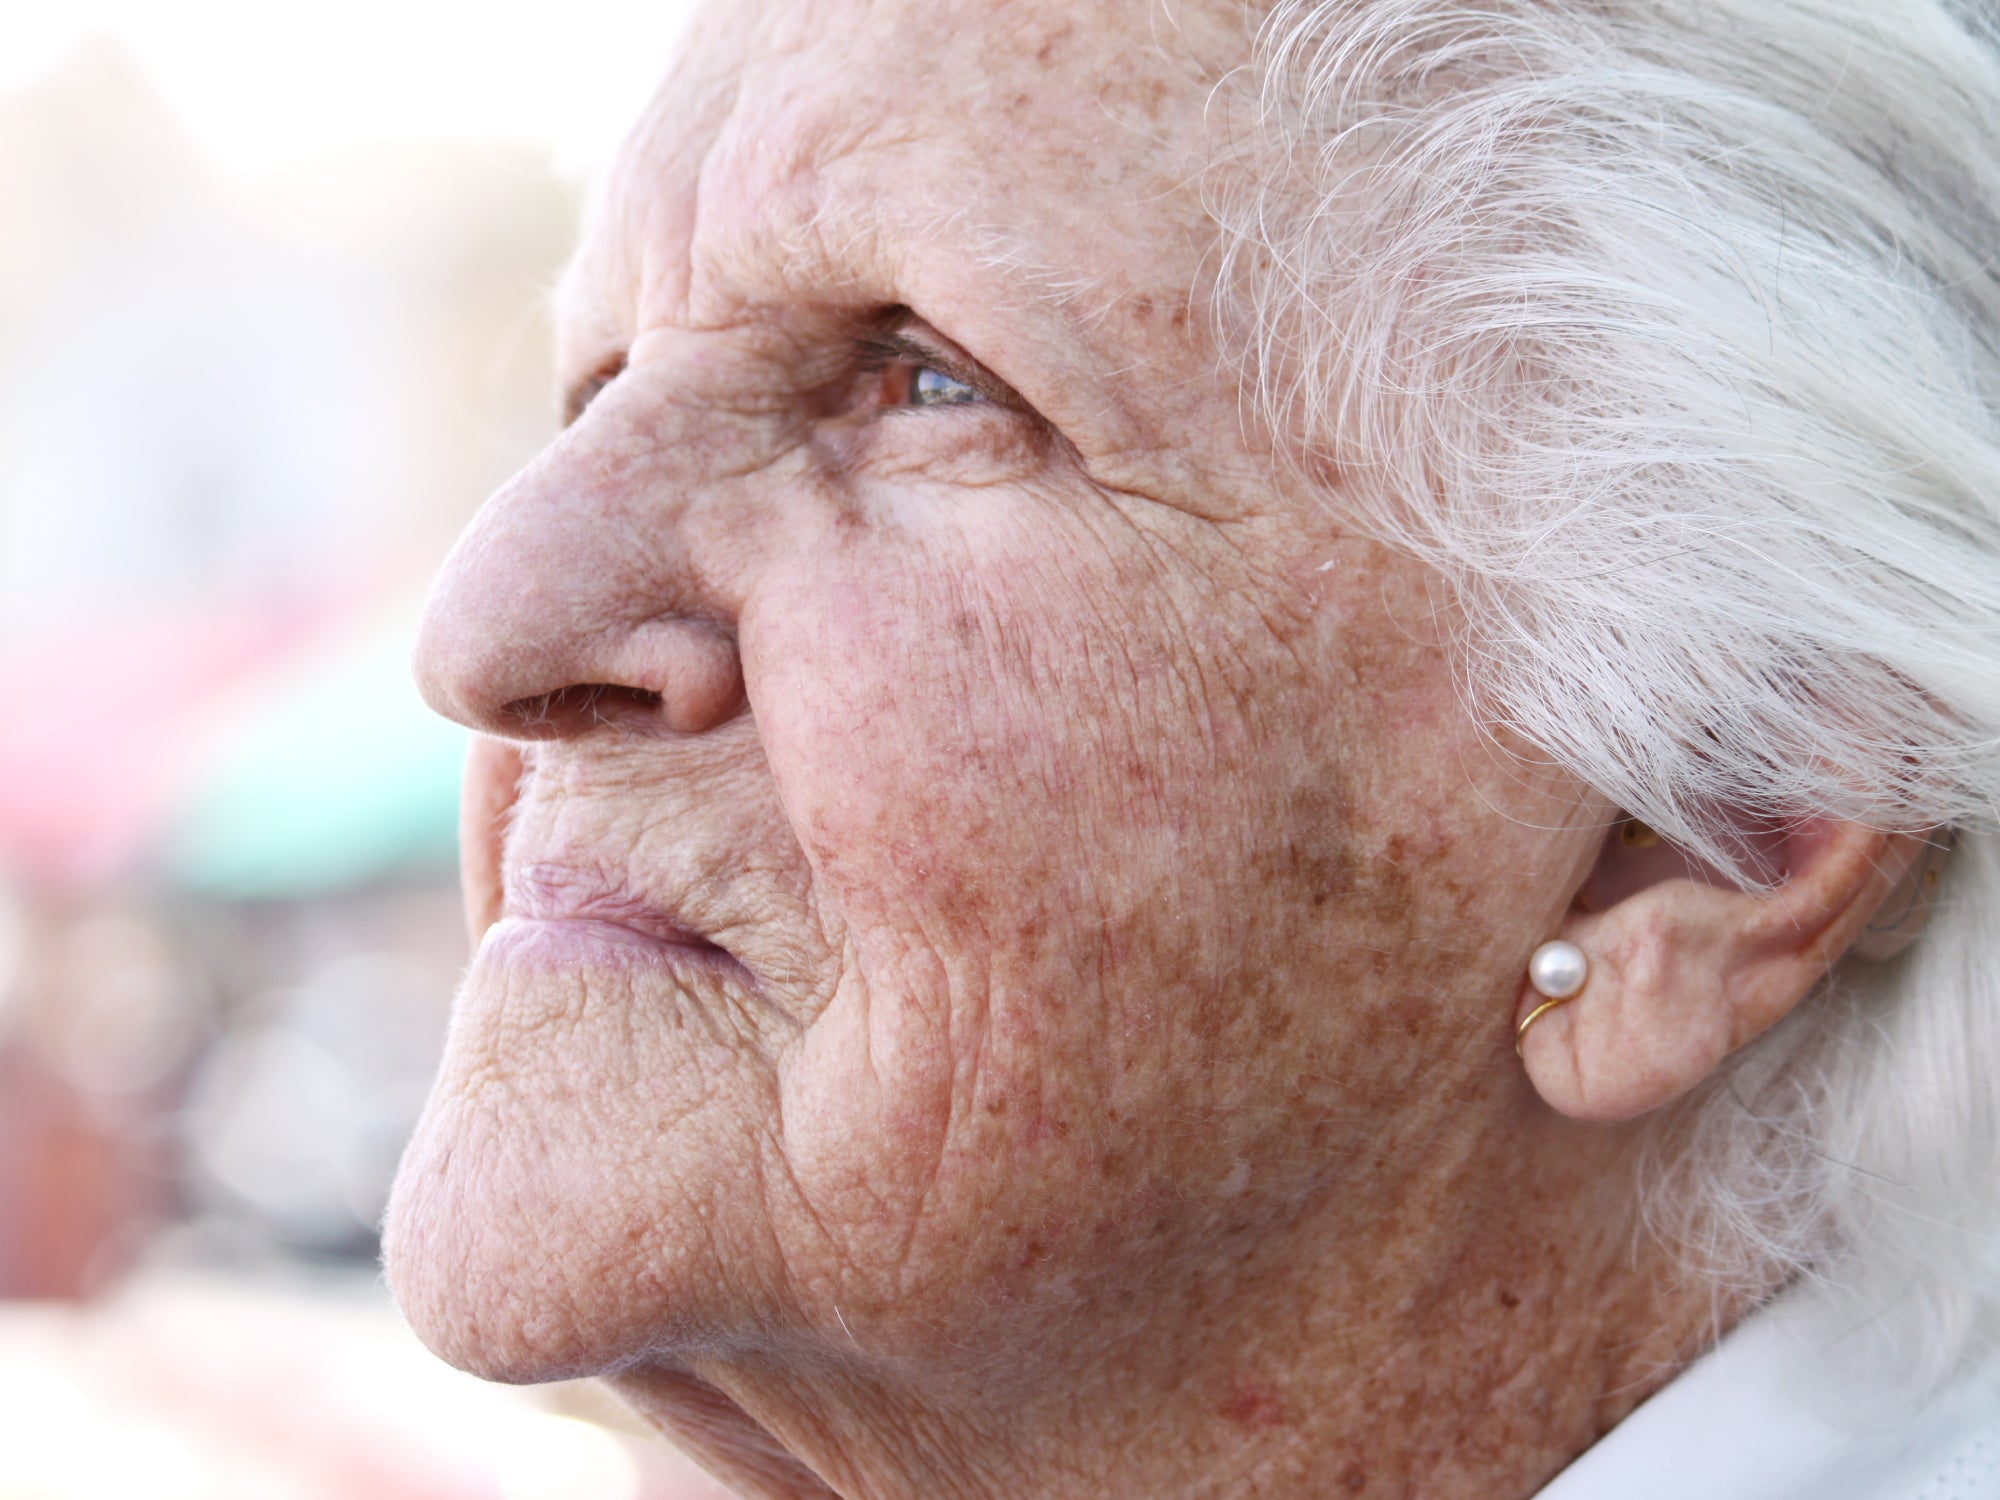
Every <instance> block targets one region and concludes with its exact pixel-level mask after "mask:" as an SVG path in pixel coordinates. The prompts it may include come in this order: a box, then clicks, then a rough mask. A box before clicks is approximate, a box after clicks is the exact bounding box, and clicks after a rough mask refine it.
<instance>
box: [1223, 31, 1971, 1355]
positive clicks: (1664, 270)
mask: <svg viewBox="0 0 2000 1500" xmlns="http://www.w3.org/2000/svg"><path fill="white" fill-rule="evenodd" d="M1256 56H1257V62H1256V65H1255V67H1254V68H1253V69H1251V70H1250V71H1249V73H1248V75H1247V76H1248V77H1250V78H1252V79H1253V80H1254V81H1255V82H1256V84H1257V87H1258V95H1257V106H1258V110H1259V116H1258V118H1259V119H1260V121H1261V129H1260V130H1259V132H1258V139H1257V142H1256V155H1255V158H1254V160H1255V161H1256V163H1257V165H1256V170H1255V172H1254V174H1251V179H1250V180H1249V182H1248V185H1247V186H1239V187H1235V188H1230V187H1227V186H1225V187H1223V188H1222V189H1221V190H1220V191H1219V192H1218V195H1217V197H1216V213H1217V215H1218V217H1219V218H1220V219H1221V221H1222V223H1223V228H1224V232H1225V236H1224V251H1223V266H1222V271H1223V278H1224V283H1225V286H1226V287H1227V288H1228V289H1230V290H1231V292H1232V293H1233V294H1234V297H1235V299H1236V300H1235V301H1234V302H1233V304H1232V305H1233V306H1235V307H1236V308H1238V309H1239V310H1242V311H1244V312H1246V313H1247V317H1245V318H1244V320H1243V323H1244V326H1246V327H1247V328H1248V329H1249V330H1250V339H1251V343H1252V347H1251V348H1250V349H1249V351H1248V354H1249V357H1250V358H1251V360H1252V363H1253V366H1254V368H1255V369H1256V370H1257V371H1258V372H1259V377H1258V382H1257V391H1258V398H1259V400H1260V402H1261V403H1262V406H1263V417H1264V419H1265V421H1267V422H1268V423H1269V424H1270V425H1271V427H1272V428H1273V430H1274V431H1277V432H1280V433H1285V434H1288V435H1290V436H1291V437H1292V438H1293V439H1294V441H1295V444H1296V446H1297V448H1298V450H1299V451H1300V452H1302V453H1304V454H1306V455H1307V463H1308V466H1309V467H1310V468H1311V470H1312V471H1313V472H1314V474H1315V475H1316V476H1317V477H1318V478H1319V479H1321V480H1323V481H1326V482H1328V483H1329V484H1330V486H1331V488H1332V492H1333V493H1334V494H1335V495H1337V497H1338V502H1339V504H1340V505H1341V507H1342V509H1343V510H1346V511H1351V512H1352V513H1353V514H1355V515H1357V516H1360V517H1363V518H1365V519H1366V521H1367V522H1368V523H1369V524H1370V525H1371V526H1372V527H1373V528H1375V529H1376V530H1377V531H1378V533H1379V534H1381V535H1382V536H1383V537H1385V538H1386V539H1387V540H1389V541H1391V542H1392V543H1394V544H1395V545H1398V546H1400V547H1402V548H1404V549H1406V550H1407V551H1410V552H1412V553H1414V554H1416V555H1417V556H1418V557H1420V558H1422V559H1424V560H1425V561H1427V562H1428V563H1430V564H1431V565H1432V566H1434V567H1435V568H1436V569H1437V570H1438V571H1439V572H1440V573H1441V574H1442V575H1443V576H1444V577H1445V578H1446V579H1448V580H1449V581H1450V583H1451V585H1452V586H1453V589H1454V593H1455V600H1456V604H1457V608H1458V611H1459V614H1460V617H1461V619H1462V626H1461V629H1460V632H1459V635H1458V638H1457V643H1458V645H1459V647H1460V649H1461V651H1462V653H1463V661H1464V666H1465V674H1466V678H1467V681H1468V684H1469V687H1468V690H1469V692H1470V693H1471V694H1472V695H1473V697H1474V698H1475V700H1476V701H1477V703H1478V704H1479V706H1480V707H1481V709H1482V711H1484V712H1486V713H1487V714H1489V715H1491V716H1492V718H1493V719H1494V721H1495V722H1497V723H1499V724H1503V725H1505V726H1506V727H1508V728H1509V729H1511V730H1513V731H1515V732H1517V733H1518V734H1520V735H1522V736H1524V737H1525V738H1526V739H1527V740H1528V741H1530V742H1532V743H1534V744H1536V745H1539V746H1542V747H1546V750H1547V752H1548V753H1549V754H1550V755H1551V756H1553V757H1555V758H1556V759H1558V760H1560V761H1561V762H1563V763H1565V764H1566V765H1567V766H1569V767H1570V768H1571V769H1573V770H1574V771H1575V772H1576V773H1577V774H1578V775H1580V776H1581V777H1582V778H1583V779H1585V780H1586V781H1587V782H1589V783H1590V784H1591V785H1593V786H1595V787H1597V788H1598V789H1600V790H1601V791H1602V792H1603V793H1604V794H1605V795H1606V796H1608V797H1609V798H1610V799H1612V800H1613V801H1615V802H1616V803H1618V804H1619V805H1620V806H1621V807H1623V808H1626V809H1629V810H1630V812H1632V813H1633V814H1635V815H1637V816H1639V817H1641V818H1643V819H1645V820H1646V821H1647V822H1648V823H1651V824H1652V825H1654V826H1655V827H1656V828H1658V829H1659V830H1661V831H1662V832H1663V833H1664V834H1666V835H1667V836H1668V837H1670V838H1672V839H1674V840H1675V841H1677V842H1678V843H1679V844H1680V845H1681V846H1682V847H1684V848H1685V849H1687V850H1689V851H1691V852H1693V853H1695V854H1697V855H1699V856H1701V857H1702V858H1704V859H1706V860H1708V861H1709V862H1711V863H1712V864H1715V865H1717V866H1718V867H1720V868H1724V869H1731V870H1736V871H1740V872H1742V878H1743V880H1744V881H1745V883H1746V884H1754V883H1755V879H1756V876H1755V874H1754V872H1753V867H1752V866H1751V863H1750V860H1749V850H1748V847H1747V844H1746V841H1745V837H1744V832H1743V830H1744V828H1745V826H1746V818H1755V819H1766V820H1778V821H1779V822H1789V821H1795V820H1800V819H1805V818H1811V817H1818V816H1829V815H1830V816H1834V817H1839V818H1843V819H1852V820H1858V821H1861V822H1864V823H1867V824H1869V825H1872V826H1875V827H1879V828H1883V829H1893V830H1903V831H1913V832H1914V831H1927V830H1933V829H1940V828H1951V829H1956V830H1958V836H1957V848H1956V850H1955V852H1954V854H1953V855H1952V857H1951V861H1950V863H1949V865H1948V867H1947V868H1946V869H1945V871H1944V874H1943V879H1942V883H1941V886H1940V894H1939V900H1938V903H1937V910H1936V911H1935V913H1934V916H1933V919H1932V922H1931V926H1930V930H1929V931H1928V932H1927V933H1926V935H1925V936H1924V937H1922V938H1921V939H1920V940H1919V941H1918V943H1917V944H1916V945H1915V947H1914V948H1913V949H1911V950H1910V951H1909V952H1908V953H1907V954H1905V955H1904V956H1903V957H1901V958H1899V959H1896V960H1894V961H1892V962H1889V963H1885V964H1881V965H1867V964H1865V963H1863V962H1861V961H1858V960H1852V959H1850V960H1849V961H1847V962H1846V963H1844V964H1843V965H1842V966H1841V968H1840V970H1839V971H1838V972H1837V973H1836V974H1835V975H1834V976H1833V978H1832V980H1831V981H1829V983H1828V984H1827V985H1826V986H1825V987H1823V989H1822V991H1821V993H1820V994H1819V995H1817V996H1816V997H1815V998H1814V1000H1813V1001H1812V1002H1811V1003H1809V1004H1808V1005H1806V1006H1802V1007H1801V1008H1800V1010H1799V1012H1798V1013H1797V1014H1795V1016H1794V1017H1793V1018H1792V1020H1790V1021H1788V1022H1787V1023H1786V1024H1785V1025H1784V1026H1781V1027H1780V1028H1778V1029H1777V1030H1775V1031H1774V1032H1773V1033H1772V1034H1771V1035H1770V1036H1769V1037H1767V1038H1766V1039H1764V1040H1763V1041H1762V1042H1760V1043H1759V1044H1757V1045H1756V1046H1754V1047H1752V1048H1749V1049H1746V1052H1745V1054H1744V1055H1743V1057H1742V1059H1741V1061H1740V1062H1739V1064H1738V1065H1737V1066H1735V1067H1734V1068H1733V1069H1732V1070H1731V1071H1730V1072H1729V1073H1728V1075H1727V1076H1726V1077H1724V1078H1722V1079H1721V1080H1719V1081H1718V1083H1717V1084H1716V1085H1715V1086H1714V1087H1712V1088H1711V1089H1710V1090H1709V1091H1708V1093H1707V1094H1706V1096H1705V1099H1704V1101H1703V1102H1702V1103H1701V1105H1700V1107H1699V1109H1698V1110H1697V1111H1695V1112H1694V1113H1693V1114H1692V1115H1691V1116H1688V1117H1686V1118H1684V1119H1683V1120H1682V1121H1681V1122H1680V1124H1681V1127H1682V1128H1681V1130H1680V1132H1679V1133H1678V1134H1677V1136H1676V1138H1675V1144H1674V1148H1673V1150H1672V1151H1671V1152H1670V1153H1668V1154H1669V1155H1670V1156H1671V1159H1672V1162H1673V1168H1672V1171H1671V1173H1670V1174H1668V1177H1667V1179H1666V1180H1665V1181H1664V1182H1663V1183H1660V1184H1656V1187H1664V1188H1665V1189H1667V1190H1668V1197H1669V1199H1670V1200H1671V1201H1672V1202H1673V1203H1675V1204H1677V1205H1679V1206H1680V1207H1681V1208H1682V1209H1687V1208H1688V1207H1689V1205H1692V1206H1693V1207H1692V1209H1691V1211H1688V1212H1685V1213H1683V1214H1682V1215H1681V1217H1680V1218H1679V1219H1678V1223H1679V1224H1680V1226H1681V1233H1682V1235H1683V1236H1684V1237H1688V1236H1694V1235H1699V1236H1701V1237H1702V1243H1701V1244H1700V1245H1699V1246H1697V1247H1696V1248H1699V1249H1701V1250H1702V1251H1703V1253H1704V1255H1705V1258H1706V1260H1707V1263H1708V1264H1709V1266H1710V1267H1711V1268H1712V1269H1721V1270H1724V1271H1726V1272H1730V1273H1733V1274H1738V1275H1744V1276H1748V1277H1750V1278H1752V1279H1753V1280H1755V1281H1756V1282H1757V1283H1758V1284H1762V1285H1768V1284H1770V1281H1771V1279H1772V1278H1773V1277H1778V1278H1784V1277H1788V1276H1791V1275H1796V1274H1799V1273H1805V1274H1810V1275H1816V1276H1819V1277H1822V1278H1826V1279H1828V1280H1830V1281H1834V1282H1837V1283H1839V1284H1840V1285H1842V1286H1844V1287H1846V1288H1848V1289H1850V1290H1851V1291H1852V1292H1853V1293H1854V1294H1855V1295H1856V1296H1861V1297H1866V1298H1867V1299H1868V1300H1869V1305H1870V1306H1871V1307H1876V1308H1880V1307H1886V1306H1887V1305H1888V1304H1889V1303H1890V1302H1891V1301H1900V1302H1901V1303H1902V1304H1903V1305H1904V1306H1905V1307H1920V1308H1921V1309H1923V1311H1924V1314H1925V1315H1924V1317H1923V1318H1922V1319H1920V1320H1918V1322H1919V1323H1920V1325H1921V1326H1920V1329H1919V1332H1918V1336H1917V1342H1918V1343H1919V1344H1920V1345H1921V1348H1922V1350H1923V1352H1924V1355H1925V1356H1926V1358H1927V1359H1928V1360H1929V1361H1930V1362H1931V1366H1932V1368H1931V1369H1930V1370H1929V1371H1928V1372H1927V1373H1929V1374H1932V1375H1936V1374H1941V1373H1943V1371H1944V1370H1945V1369H1947V1368H1949V1367H1950V1366H1951V1365H1952V1363H1953V1362H1954V1361H1955V1359H1956V1358H1957V1357H1958V1356H1960V1355H1961V1354H1963V1353H1965V1352H1966V1351H1968V1350H1970V1349H1972V1348H1975V1347H1980V1346H1985V1345H1990V1344H1991V1343H1993V1342H1995V1341H1996V1335H2000V1258H1997V1257H1996V1254H1995V1248H1994V1247H1995V1243H1996V1240H1995V1233H1996V1228H2000V1224H1996V1220H2000V1121H1996V1111H1997V1110H2000V1085H1997V1084H1996V1081H1995V1066H1996V1063H2000V932H1996V922H2000V845H1996V842H1995V822H1996V812H2000V271H1997V270H1996V265H1995V260H1996V257H2000V9H1996V5H1995V0H1961V3H1956V4H1954V3H1950V0H1281V3H1278V4H1277V5H1276V6H1275V8H1274V9H1273V10H1272V12H1271V13H1270V14H1269V15H1268V16H1267V17H1266V19H1265V21H1264V24H1263V25H1262V27H1261V30H1260V31H1259V34H1258V38H1257V53H1256ZM1219 180H1220V181H1222V182H1224V183H1225V184H1226V183H1227V182H1229V181H1231V180H1235V181H1238V182H1241V181H1242V180H1243V179H1241V178H1227V177H1225V178H1220V179H1219ZM1904 1326H1910V1327H1916V1326H1917V1324H1912V1323H1908V1322H1906V1323H1905V1325H1904Z"/></svg>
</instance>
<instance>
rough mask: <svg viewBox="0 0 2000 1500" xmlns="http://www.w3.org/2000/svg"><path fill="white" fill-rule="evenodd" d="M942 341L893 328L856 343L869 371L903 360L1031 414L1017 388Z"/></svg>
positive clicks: (997, 403)
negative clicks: (945, 345) (949, 347)
mask: <svg viewBox="0 0 2000 1500" xmlns="http://www.w3.org/2000/svg"><path fill="white" fill-rule="evenodd" d="M941 343H942V341H941V340H940V341H939V342H938V343H933V342H932V341H931V340H929V339H925V338H921V337H919V336H917V335H915V334H913V333H911V332H910V331H909V329H908V328H907V327H892V328H889V329H887V330H884V331H882V332H878V333H869V334H863V335H861V336H860V337H859V338H857V339H856V340H855V344H856V347H857V348H858V349H859V350H860V351H861V356H862V368H863V369H864V370H867V371H875V370H882V369H886V368H887V367H888V366H889V365H891V364H894V363H896V362H897V361H899V360H907V361H909V362H910V363H912V364H917V365H924V366H927V367H928V368H930V369H933V370H937V371H939V372H940V373H942V374H945V375H949V376H950V377H951V378H952V379H953V380H957V381H961V382H963V383H964V384H966V385H969V386H971V387H972V389H973V390H975V391H977V392H979V394H980V395H982V396H984V397H985V398H986V399H987V400H988V401H991V402H992V403H993V404H994V405H995V406H1002V407H1005V408H1007V409H1008V410H1009V411H1021V412H1025V411H1028V410H1029V409H1030V408H1029V406H1028V403H1027V402H1025V401H1023V400H1022V399H1021V398H1020V396H1019V395H1018V394H1017V393H1016V392H1015V390H1014V388H1013V387H1012V386H1010V385H1008V384H1007V382H1006V381H1004V380H1002V379H1000V378H999V377H998V376H997V375H995V374H993V372H992V371H990V370H988V369H987V368H986V367H985V366H984V365H982V364H980V363H979V362H978V361H977V360H975V359H973V358H972V357H971V356H970V355H965V354H956V353H954V352H952V351H951V350H949V349H946V348H943V347H940V345H941Z"/></svg>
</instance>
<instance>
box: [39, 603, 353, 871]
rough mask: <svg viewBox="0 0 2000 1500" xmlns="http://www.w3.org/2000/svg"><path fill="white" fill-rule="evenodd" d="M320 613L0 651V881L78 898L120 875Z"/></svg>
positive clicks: (191, 618) (178, 616) (148, 629)
mask: <svg viewBox="0 0 2000 1500" xmlns="http://www.w3.org/2000/svg"><path fill="white" fill-rule="evenodd" d="M330 613H331V612H330V611H329V610H327V609H325V608H297V609H286V610H282V611H281V610H274V609H272V608H270V607H268V606H265V607H261V608H260V607H256V606H252V605H249V604H234V605H231V604H223V605H210V606H205V607H190V608H185V609H181V610H179V611H175V612H159V613H147V614H135V615H133V616H130V617H127V618H123V619H116V620H96V621H91V622H87V623H84V622H79V623H78V624H76V625H74V626H72V627H69V628H52V629H48V630H46V631H44V632H43V633H42V634H41V635H39V636H38V637H37V638H36V639H33V640H31V641H29V642H27V643H25V644H21V645H17V646H14V647H13V648H12V649H10V650H6V651H5V652H0V704H4V705H5V709H4V717H0V726H4V727H0V870H4V871H5V872H7V873H9V874H11V875H12V876H13V877H14V878H15V879H17V880H19V881H21V882H22V883H24V884H29V885H35V886H43V887H49V886H54V887H69V888H74V887H80V886H84V887H87V886H90V885H94V884H97V883H100V882H102V881H104V880H106V879H108V878H110V877H111V876H114V875H116V874H118V873H120V872H121V871H123V870H125V869H127V868H129V867H130V866H131V865H132V864H133V863H134V861H136V860H137V859H138V858H139V857H140V855H141V854H142V852H143V851H144V849H145V847H146V845H147V843H148V841H149V840H150V839H151V837H152V836H153V835H154V833H155V832H156V831H157V830H158V828H159V826H160V824H161V823H162V821H163V820H164V819H165V818H166V817H167V816H168V814H169V813H170V812H171V810H172V808H173V806H174V803H175V798H176V795H177V793H178V792H179V791H180V790H181V788H183V787H184V786H185V785H186V784H187V783H188V781H189V779H190V778H191V777H192V776H194V775H195V774H196V773H197V772H198V771H199V769H200V768H201V766H202V765H203V764H204V763H205V762H206V760H207V758H208V757H209V756H210V755H212V754H213V753H214V752H215V750H216V748H217V746H218V745H219V744H220V743H221V742H223V741H224V740H225V739H226V736H227V733H228V728H229V724H230V719H231V713H230V710H231V706H232V704H233V702H234V701H235V699H236V698H237V697H238V696H239V694H240V693H241V692H242V690H244V689H245V688H247V687H249V686H250V685H251V684H253V683H255V682H257V681H260V680H262V679H263V678H264V677H265V676H266V675H267V674H268V673H270V672H271V671H272V670H273V669H274V668H275V667H277V666H278V665H279V664H281V663H282V662H284V661H285V660H286V659H287V658H289V657H290V656H292V655H293V654H294V653H296V652H297V651H298V650H299V649H300V648H301V647H302V646H303V645H304V644H305V643H306V642H307V641H308V640H310V639H311V638H312V637H313V635H314V634H315V633H316V632H317V630H318V629H319V628H320V627H321V626H323V625H324V624H325V623H326V622H327V619H328V617H329V615H330Z"/></svg>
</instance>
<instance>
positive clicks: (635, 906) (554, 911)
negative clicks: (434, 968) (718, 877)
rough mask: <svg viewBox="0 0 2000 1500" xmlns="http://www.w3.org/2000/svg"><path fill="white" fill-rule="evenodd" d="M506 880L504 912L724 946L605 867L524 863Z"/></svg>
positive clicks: (691, 944)
mask: <svg viewBox="0 0 2000 1500" xmlns="http://www.w3.org/2000/svg"><path fill="white" fill-rule="evenodd" d="M506 880H507V887H506V888H507V901H506V912H507V915H508V916H513V917H525V918H527V919H529V920H531V921H544V922H548V921H555V922H575V921H587V922H605V923H608V924H610V925H611V926H614V927H623V928H625V929H627V930H628V931H631V932H635V933H637V934H638V935H640V936H641V937H644V938H648V939H650V940H652V941H653V942H656V943H662V944H670V945H672V946H674V947H678V948H696V949H709V950H712V951H714V952H717V953H723V952H725V951H726V950H725V949H724V948H723V947H722V945H721V944H720V943H717V942H714V941H713V940H711V939H710V938H708V937H705V936H704V935H702V934H701V933H699V932H697V931H695V930H694V929H693V928H691V927H688V926H686V925H685V924H683V923H682V922H680V921H679V920H677V919H676V918H675V916H674V915H673V914H672V913H671V912H670V911H669V910H668V909H667V908H666V907H664V906H662V905H661V904H660V903H658V902H657V901H649V900H647V899H646V898H644V897H642V896H638V895H635V894H634V893H633V892H632V891H630V890H629V889H627V888H626V887H624V886H622V885H621V884H619V883H618V882H617V881H615V880H612V879H610V878H608V877H607V876H606V875H605V874H604V873H603V872H601V871H598V870H594V869H590V868H588V867H586V866H578V865H565V864H556V863H547V862H540V863H533V864H523V865H518V866H514V867H512V868H510V869H509V870H508V871H507V877H506ZM732 956H733V955H732Z"/></svg>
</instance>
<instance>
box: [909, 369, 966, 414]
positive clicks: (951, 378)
mask: <svg viewBox="0 0 2000 1500" xmlns="http://www.w3.org/2000/svg"><path fill="white" fill-rule="evenodd" d="M906 389H907V392H908V393H907V395H906V396H905V397H904V399H903V402H902V404H903V405H905V406H962V405H965V404H966V403H968V402H972V401H984V400H985V399H986V398H985V397H984V396H982V395H981V394H980V393H979V392H978V391H976V390H974V389H973V388H972V387H971V386H970V385H968V384H966V383H965V382H964V381H963V380H960V379H959V378H958V377H957V376H956V375H951V374H948V373H946V372H945V371H943V370H940V369H937V368H936V367H934V366H931V365H919V366H917V368H916V369H915V370H913V371H912V372H911V374H910V380H909V385H908V387H907V388H906Z"/></svg>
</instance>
